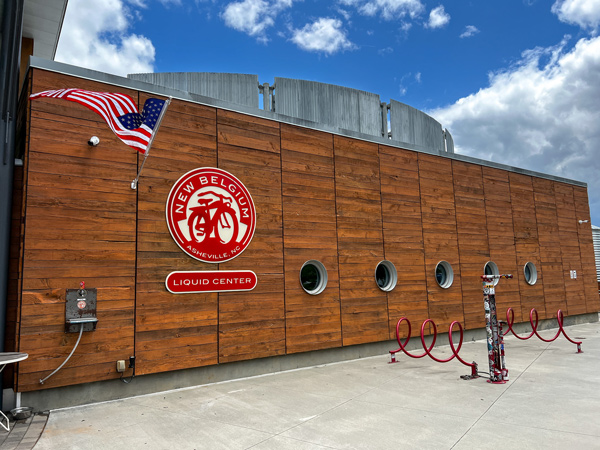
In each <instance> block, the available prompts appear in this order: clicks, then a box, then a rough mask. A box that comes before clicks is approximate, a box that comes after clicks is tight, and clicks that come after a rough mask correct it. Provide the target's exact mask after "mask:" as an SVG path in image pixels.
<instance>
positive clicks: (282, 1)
mask: <svg viewBox="0 0 600 450" xmlns="http://www.w3.org/2000/svg"><path fill="white" fill-rule="evenodd" d="M292 4H293V0H273V1H271V2H268V1H265V0H242V1H240V2H232V3H229V4H228V5H227V6H226V7H225V10H224V11H223V13H222V14H221V18H222V19H223V20H224V21H225V25H227V26H228V27H230V28H233V29H235V30H238V31H241V32H243V33H246V34H248V35H250V36H254V37H256V38H257V39H258V40H259V41H261V42H267V41H268V38H267V34H266V31H267V29H268V28H270V27H272V26H273V25H275V18H276V17H277V15H278V14H279V13H280V12H281V11H283V10H284V9H286V8H290V7H291V6H292Z"/></svg>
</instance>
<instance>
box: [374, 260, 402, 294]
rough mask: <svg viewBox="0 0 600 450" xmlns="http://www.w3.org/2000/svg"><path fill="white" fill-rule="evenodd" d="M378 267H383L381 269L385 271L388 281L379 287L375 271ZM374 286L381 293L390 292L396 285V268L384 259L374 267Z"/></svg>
mask: <svg viewBox="0 0 600 450" xmlns="http://www.w3.org/2000/svg"><path fill="white" fill-rule="evenodd" d="M380 266H383V268H384V269H385V270H387V273H388V275H389V279H388V280H387V282H386V283H385V285H384V286H380V285H379V283H378V282H377V269H379V267H380ZM375 284H376V285H377V287H378V288H379V289H381V290H382V291H383V292H390V291H392V290H393V289H394V288H395V287H396V285H397V284H398V271H397V270H396V266H394V264H393V263H392V262H391V261H388V260H387V259H384V260H383V261H379V262H378V263H377V265H376V266H375Z"/></svg>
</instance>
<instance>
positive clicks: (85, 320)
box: [65, 282, 98, 333]
mask: <svg viewBox="0 0 600 450" xmlns="http://www.w3.org/2000/svg"><path fill="white" fill-rule="evenodd" d="M97 322H98V319H97V318H96V288H88V289H86V288H85V284H84V283H83V282H82V283H81V286H80V288H79V289H67V294H66V307H65V332H67V333H77V332H79V330H80V329H81V326H83V331H94V330H95V329H96V323H97Z"/></svg>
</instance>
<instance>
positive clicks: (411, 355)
mask: <svg viewBox="0 0 600 450" xmlns="http://www.w3.org/2000/svg"><path fill="white" fill-rule="evenodd" d="M403 321H406V324H407V325H408V336H407V337H406V339H405V340H404V344H403V343H402V341H401V340H400V324H401V323H402V322H403ZM410 331H411V326H410V320H408V319H407V318H406V317H401V318H400V320H399V321H398V323H397V324H396V340H397V341H398V345H399V346H400V348H399V349H398V350H390V353H391V354H392V355H394V354H396V353H398V352H400V351H402V352H404V353H406V354H407V355H408V356H410V357H411V358H422V357H423V356H425V355H426V354H427V351H425V353H423V354H422V355H413V354H412V353H410V352H409V351H408V350H406V345H407V344H408V341H410Z"/></svg>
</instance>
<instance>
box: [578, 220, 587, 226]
mask: <svg viewBox="0 0 600 450" xmlns="http://www.w3.org/2000/svg"><path fill="white" fill-rule="evenodd" d="M588 222H589V221H588V220H581V219H579V225H581V224H582V223H588Z"/></svg>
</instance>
